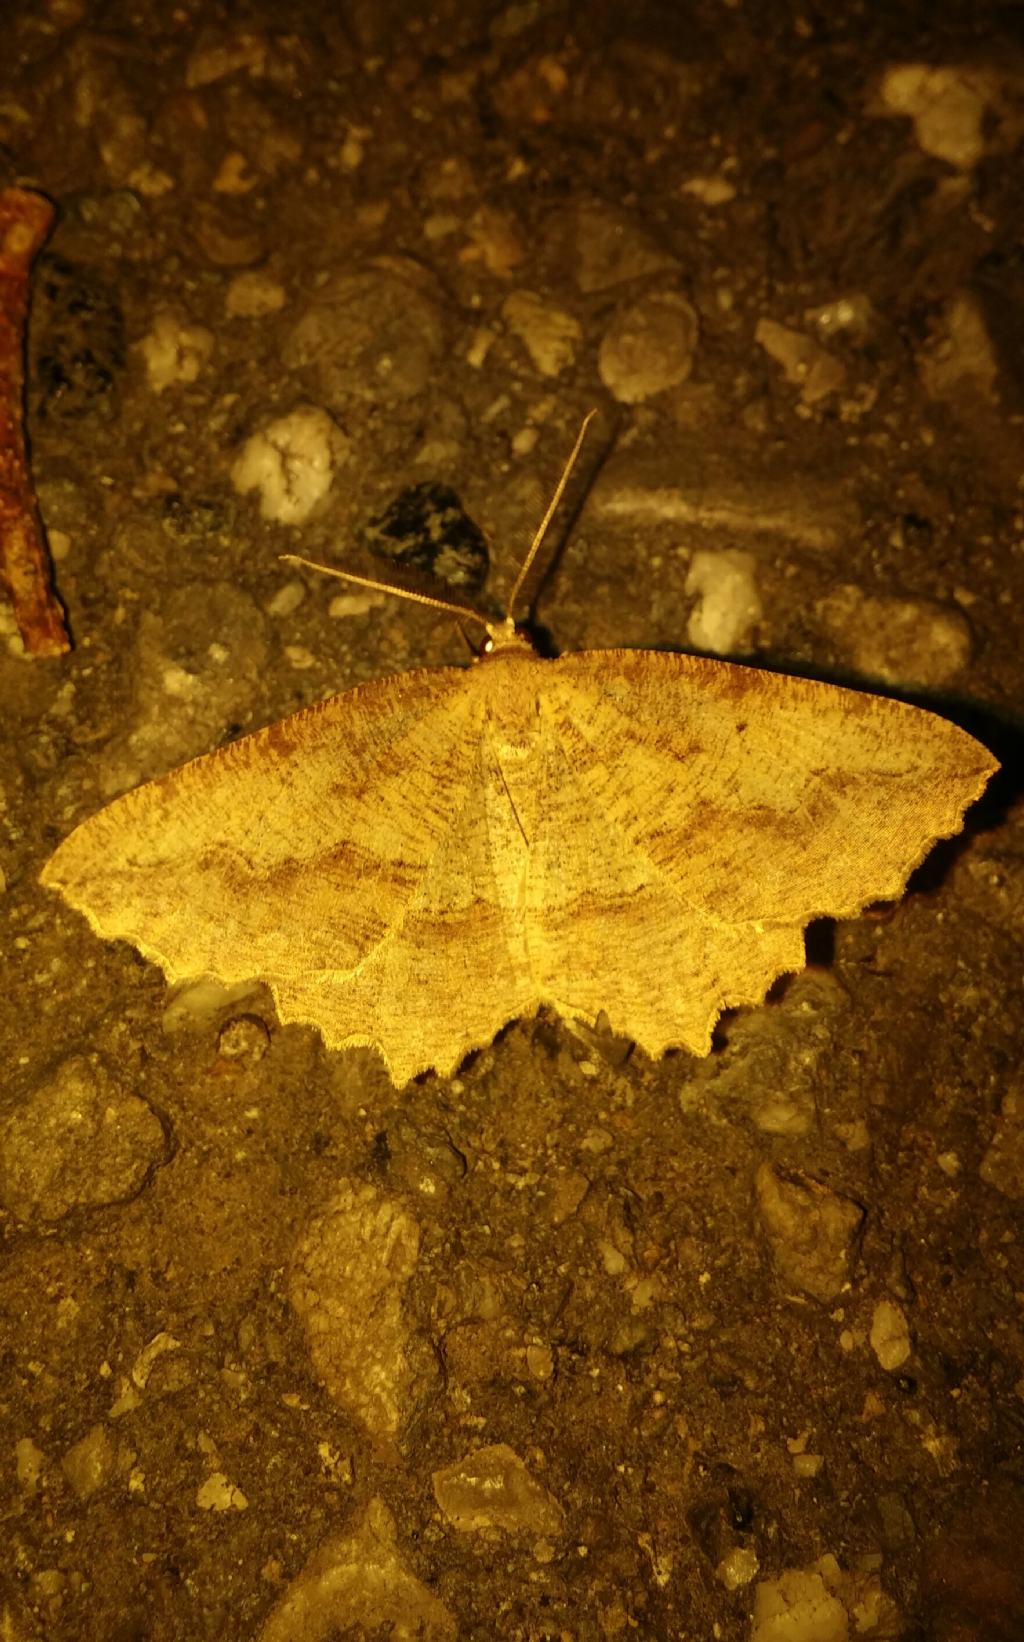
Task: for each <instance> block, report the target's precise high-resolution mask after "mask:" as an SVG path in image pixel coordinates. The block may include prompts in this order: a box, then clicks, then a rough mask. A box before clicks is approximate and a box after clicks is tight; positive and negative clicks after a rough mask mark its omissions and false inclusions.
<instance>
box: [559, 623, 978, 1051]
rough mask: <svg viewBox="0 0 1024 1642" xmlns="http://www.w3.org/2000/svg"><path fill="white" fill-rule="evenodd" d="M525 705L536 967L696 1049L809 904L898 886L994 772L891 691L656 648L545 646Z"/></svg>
mask: <svg viewBox="0 0 1024 1642" xmlns="http://www.w3.org/2000/svg"><path fill="white" fill-rule="evenodd" d="M543 713H544V717H545V720H546V722H547V724H548V725H549V726H550V750H549V754H548V758H549V762H550V766H551V774H550V776H549V780H548V791H549V792H550V794H551V800H550V804H549V806H548V810H547V816H546V821H545V826H544V829H543V831H542V832H541V833H540V835H539V836H538V837H537V839H536V840H535V842H534V846H533V849H532V851H531V888H530V902H529V913H528V940H529V950H530V953H531V963H532V965H533V969H534V973H535V975H536V977H537V981H538V985H539V986H540V988H541V989H542V994H543V996H544V997H545V999H546V1000H547V1001H549V1002H551V1003H553V1004H555V1005H556V1006H557V1007H558V1008H559V1009H561V1010H562V1011H563V1012H564V1013H567V1014H578V1015H580V1016H583V1017H589V1018H591V1019H592V1018H593V1017H594V1015H596V1013H597V1011H598V1010H599V1009H602V1008H603V1009H604V1010H606V1012H607V1013H608V1015H609V1016H610V1018H611V1020H612V1022H613V1024H614V1025H615V1026H616V1028H617V1029H618V1030H620V1031H622V1032H626V1033H629V1034H630V1035H631V1036H633V1037H635V1038H636V1039H637V1040H638V1041H639V1042H640V1043H641V1044H642V1045H643V1046H644V1047H645V1048H646V1049H648V1050H649V1051H650V1052H651V1053H660V1052H661V1051H662V1050H663V1049H664V1048H665V1047H666V1046H667V1045H669V1044H684V1045H686V1046H687V1047H689V1048H690V1049H692V1050H694V1051H695V1052H696V1053H698V1054H703V1053H707V1050H708V1048H709V1046H710V1036H711V1030H712V1028H713V1025H714V1022H715V1020H716V1019H717V1017H718V1015H719V1013H720V1012H721V1010H722V1009H723V1008H725V1007H727V1006H730V1005H737V1004H742V1003H751V1002H758V1001H760V999H761V998H763V996H764V994H765V992H766V990H767V988H768V987H769V986H770V985H771V983H772V981H773V980H774V979H775V978H776V977H777V976H778V975H780V974H782V973H785V972H786V971H789V970H793V969H798V968H800V967H801V966H802V963H803V930H804V927H805V925H806V924H807V923H808V922H809V921H810V920H811V919H812V918H815V917H818V916H823V915H827V916H832V917H838V918H842V917H850V916H852V915H853V914H855V913H856V912H858V911H859V910H860V909H861V908H863V907H864V906H865V905H866V904H868V903H869V902H871V901H874V900H880V899H886V898H892V897H894V896H897V895H899V894H900V892H901V891H902V889H903V886H904V884H905V883H906V879H907V876H908V874H909V873H910V872H911V871H912V870H913V868H914V867H915V866H917V865H918V863H919V862H920V861H921V860H922V859H923V858H924V856H925V855H926V854H927V852H928V850H929V849H930V848H931V846H932V844H933V843H934V842H935V841H936V839H939V838H945V837H948V836H949V835H950V834H952V833H955V832H957V831H958V830H959V828H960V825H961V819H962V816H963V812H964V810H965V809H966V807H967V805H968V804H970V803H971V802H972V800H973V799H975V798H977V797H978V795H979V794H980V793H981V792H982V790H983V789H984V786H985V784H986V782H987V780H988V778H989V776H990V775H991V774H992V773H993V771H994V770H995V768H996V767H997V766H996V762H995V760H994V759H993V758H992V757H991V755H990V754H989V753H988V752H987V750H986V749H985V748H984V747H982V746H981V745H980V744H979V743H978V742H976V741H975V740H974V739H973V738H972V737H971V736H969V735H967V734H965V732H963V731H962V730H959V729H958V728H957V727H956V726H955V725H952V724H949V723H947V722H946V721H945V720H944V719H940V718H937V717H936V716H935V715H934V714H931V713H926V712H923V711H921V710H920V709H917V708H914V707H909V706H906V705H904V704H902V703H900V702H893V701H888V700H884V699H882V698H880V697H877V696H871V695H861V694H859V693H857V692H855V691H850V690H842V689H838V688H836V687H834V686H830V685H825V684H819V683H815V682H813V681H808V680H804V679H795V678H790V677H784V676H777V675H774V674H770V673H765V672H761V671H759V670H757V669H753V668H744V667H737V666H733V665H730V664H728V663H723V662H714V661H706V660H703V659H701V658H697V657H691V656H673V655H666V654H662V653H659V652H655V651H610V652H594V653H586V652H585V653H582V654H579V655H572V656H567V657H565V658H563V659H562V660H561V661H559V662H558V663H556V664H553V666H552V667H551V669H550V673H549V675H548V679H547V681H546V683H545V687H544V693H543ZM556 770H560V772H561V775H560V779H559V778H558V777H557V776H556V773H555V772H556Z"/></svg>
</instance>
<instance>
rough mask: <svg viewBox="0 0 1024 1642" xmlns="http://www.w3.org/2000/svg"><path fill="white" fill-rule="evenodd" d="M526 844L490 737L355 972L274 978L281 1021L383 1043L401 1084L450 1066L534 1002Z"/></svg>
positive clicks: (336, 1039) (342, 1041)
mask: <svg viewBox="0 0 1024 1642" xmlns="http://www.w3.org/2000/svg"><path fill="white" fill-rule="evenodd" d="M526 853H527V851H526V843H525V840H524V838H523V835H522V833H521V831H520V829H519V826H518V823H517V821H516V817H515V813H514V811H513V809H512V806H511V805H510V803H509V799H508V793H507V791H506V788H505V785H504V783H503V781H502V776H501V771H500V769H499V768H498V765H497V762H496V760H495V758H494V754H493V749H492V747H491V745H490V743H489V741H488V740H487V739H486V738H485V737H482V738H481V739H480V740H479V741H478V742H477V743H476V746H475V759H474V768H473V772H472V776H471V778H470V780H469V781H468V782H467V783H466V785H465V786H464V788H463V791H462V796H461V801H460V805H459V807H458V809H457V811H456V812H455V813H454V814H453V815H452V816H451V817H450V821H449V824H448V826H447V827H446V829H445V832H444V835H443V837H442V838H440V839H439V840H438V847H437V850H436V852H435V854H434V856H433V858H432V860H431V862H430V865H429V869H428V870H427V871H426V872H425V873H423V874H422V876H421V878H420V881H419V883H418V885H417V887H416V890H415V892H414V893H413V894H412V895H411V896H410V897H409V899H408V901H407V902H406V903H405V905H404V907H403V909H402V916H401V918H399V919H396V920H395V921H394V922H393V923H392V925H391V927H390V928H389V930H388V931H387V934H386V935H385V936H384V938H383V939H382V940H381V941H379V942H378V943H377V944H376V945H375V946H374V947H373V949H372V950H371V951H370V952H368V954H367V955H366V957H365V958H364V959H363V960H362V962H361V963H360V964H359V965H358V966H356V967H355V968H354V969H353V970H352V971H351V972H350V973H348V974H340V973H333V974H319V975H314V974H310V975H307V976H289V977H288V978H287V979H285V980H282V979H280V978H278V977H274V976H271V977H270V984H271V987H272V989H273V992H274V997H275V1000H276V1002H277V1008H278V1013H279V1014H280V1016H281V1019H282V1020H284V1021H307V1022H312V1023H313V1024H315V1025H316V1026H318V1027H319V1029H320V1031H321V1032H322V1033H323V1035H324V1038H325V1040H326V1042H327V1043H328V1044H329V1045H331V1046H334V1047H341V1046H342V1045H352V1044H369V1045H374V1046H376V1047H377V1048H379V1049H380V1050H381V1052H382V1054H383V1055H384V1059H385V1060H386V1062H387V1064H388V1068H389V1070H390V1072H391V1076H392V1078H393V1079H394V1081H395V1083H396V1084H398V1085H399V1086H400V1085H402V1084H403V1083H406V1082H407V1081H408V1080H409V1078H411V1077H413V1076H414V1075H415V1074H416V1073H417V1072H422V1071H425V1070H426V1069H427V1068H428V1067H436V1068H437V1070H438V1071H439V1072H441V1073H448V1072H451V1071H453V1070H454V1069H455V1067H456V1066H458V1064H459V1062H460V1061H461V1060H463V1058H464V1057H465V1056H466V1054H467V1053H468V1052H469V1051H470V1050H471V1049H475V1048H477V1047H479V1045H480V1044H484V1043H489V1042H490V1040H491V1039H492V1038H493V1037H494V1035H495V1033H496V1032H498V1031H499V1030H500V1029H501V1027H502V1026H504V1025H505V1024H506V1022H508V1021H510V1020H514V1019H515V1018H516V1017H517V1016H518V1015H521V1014H524V1013H526V1012H527V1011H529V1010H531V1009H532V1008H534V1007H535V1006H536V1003H537V998H536V995H535V991H534V987H533V982H532V976H531V972H530V967H529V960H528V955H527V952H526V946H525V939H524V927H523V919H522V909H521V905H519V904H517V886H519V885H520V884H522V883H523V882H525V878H526Z"/></svg>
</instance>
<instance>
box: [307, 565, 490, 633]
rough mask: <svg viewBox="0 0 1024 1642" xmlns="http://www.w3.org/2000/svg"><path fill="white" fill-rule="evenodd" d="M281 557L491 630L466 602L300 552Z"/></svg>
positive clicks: (478, 613) (323, 573)
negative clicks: (320, 561) (322, 561)
mask: <svg viewBox="0 0 1024 1642" xmlns="http://www.w3.org/2000/svg"><path fill="white" fill-rule="evenodd" d="M279 557H280V559H281V560H282V561H283V562H284V563H285V564H301V565H305V567H306V569H307V570H319V571H320V573H321V575H324V576H336V577H337V578H338V580H339V581H341V582H355V584H356V586H357V587H372V588H373V590H374V592H376V593H393V594H394V596H395V598H396V599H411V601H412V602H413V604H426V605H429V606H430V608H431V609H432V610H444V611H447V613H448V615H449V616H455V617H457V618H461V617H463V616H464V617H466V619H467V620H468V621H477V622H479V623H480V626H481V627H483V628H485V629H487V630H488V631H489V630H490V627H491V623H490V622H489V621H488V620H487V617H486V616H481V614H480V612H479V610H472V609H470V607H469V605H466V604H449V603H448V600H447V599H434V598H431V596H430V594H429V593H414V592H413V591H412V589H411V588H408V587H396V586H394V584H393V583H392V582H375V581H374V580H373V578H372V577H371V576H357V575H356V573H355V571H354V570H336V569H335V567H334V566H333V565H329V564H316V563H315V561H314V560H313V559H303V558H302V557H301V556H300V555H299V554H298V553H281V554H280V555H279Z"/></svg>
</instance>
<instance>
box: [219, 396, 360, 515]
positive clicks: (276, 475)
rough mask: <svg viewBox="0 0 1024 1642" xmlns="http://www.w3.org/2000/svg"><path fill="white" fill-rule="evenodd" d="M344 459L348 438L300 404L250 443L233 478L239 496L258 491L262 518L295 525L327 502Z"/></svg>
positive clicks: (318, 413) (322, 416) (324, 417)
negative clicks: (325, 500)
mask: <svg viewBox="0 0 1024 1642" xmlns="http://www.w3.org/2000/svg"><path fill="white" fill-rule="evenodd" d="M345 454H347V441H346V440H345V436H344V435H343V434H342V432H341V430H340V429H339V428H338V426H337V424H336V423H335V422H334V421H332V419H331V417H330V416H329V415H328V414H327V412H326V411H325V410H321V409H320V407H319V406H317V405H300V406H299V408H298V409H297V410H293V411H292V412H290V414H289V415H287V416H279V417H278V418H277V420H276V421H275V422H271V423H269V425H268V426H267V427H265V428H262V429H261V430H260V431H259V432H258V433H254V434H252V436H251V437H250V438H249V439H247V440H246V442H245V444H244V445H243V446H242V449H241V452H240V454H239V455H238V457H237V458H236V461H235V464H234V466H233V468H232V469H231V478H232V482H233V483H234V486H235V489H236V490H238V491H241V492H243V493H245V492H246V491H250V490H257V491H259V495H260V513H261V514H262V516H263V518H264V519H268V520H274V521H276V522H277V523H278V524H287V525H297V524H301V523H302V521H303V520H304V519H308V518H309V515H310V514H311V513H312V512H313V509H314V508H315V507H316V506H317V505H318V504H319V503H320V502H322V501H323V499H324V497H325V496H326V495H327V493H328V491H329V490H330V488H331V483H332V481H333V478H334V469H335V465H336V462H337V461H338V460H339V459H344V455H345Z"/></svg>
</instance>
